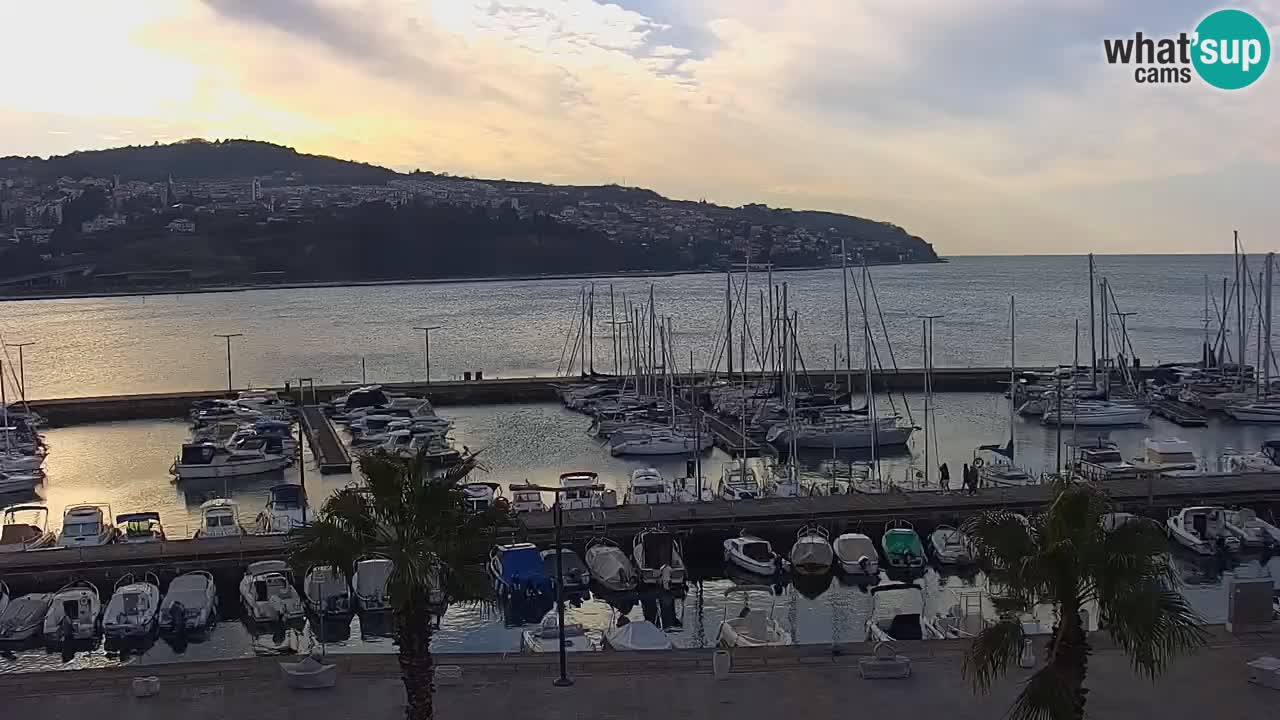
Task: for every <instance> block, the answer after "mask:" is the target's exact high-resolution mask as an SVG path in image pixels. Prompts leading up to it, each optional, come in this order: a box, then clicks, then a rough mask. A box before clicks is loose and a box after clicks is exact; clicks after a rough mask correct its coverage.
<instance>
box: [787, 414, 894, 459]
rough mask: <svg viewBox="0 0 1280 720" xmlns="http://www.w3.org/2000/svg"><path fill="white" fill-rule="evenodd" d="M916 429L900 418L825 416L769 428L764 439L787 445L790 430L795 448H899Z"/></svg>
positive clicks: (789, 440)
mask: <svg viewBox="0 0 1280 720" xmlns="http://www.w3.org/2000/svg"><path fill="white" fill-rule="evenodd" d="M793 427H794V431H793V430H792V428H793ZM914 431H915V428H913V427H912V426H910V425H907V424H905V423H903V422H902V420H901V418H897V417H884V418H877V419H876V420H875V422H874V424H873V423H872V421H871V420H870V419H868V418H867V417H864V416H861V415H824V416H821V417H819V418H817V419H816V420H807V421H803V422H798V421H794V420H793V421H790V422H782V423H778V424H777V425H774V426H773V427H771V428H769V432H768V433H767V434H766V435H765V441H766V442H768V443H770V444H771V445H775V446H779V447H782V446H785V445H789V444H790V443H791V442H793V440H792V433H793V432H794V434H795V439H794V443H795V445H796V447H800V448H811V449H823V450H831V449H832V448H835V449H844V450H866V449H870V448H871V447H872V446H873V445H874V446H875V447H878V448H889V447H901V446H903V445H906V444H907V441H909V440H910V439H911V434H912V432H914Z"/></svg>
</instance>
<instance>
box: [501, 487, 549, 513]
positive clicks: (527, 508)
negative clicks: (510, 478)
mask: <svg viewBox="0 0 1280 720" xmlns="http://www.w3.org/2000/svg"><path fill="white" fill-rule="evenodd" d="M508 489H509V490H510V491H511V510H512V511H513V512H515V513H517V514H518V513H530V512H546V509H547V505H546V503H544V502H542V493H541V492H540V491H538V490H535V489H534V486H533V485H532V483H530V482H529V481H528V480H526V481H525V482H524V484H523V485H512V486H510V487H509V488H508Z"/></svg>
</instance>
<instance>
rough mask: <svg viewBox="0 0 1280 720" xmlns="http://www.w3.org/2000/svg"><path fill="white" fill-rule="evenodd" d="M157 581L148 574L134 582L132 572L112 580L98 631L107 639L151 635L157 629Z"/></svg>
mask: <svg viewBox="0 0 1280 720" xmlns="http://www.w3.org/2000/svg"><path fill="white" fill-rule="evenodd" d="M159 611H160V580H159V578H157V577H156V576H155V575H152V574H151V573H148V574H147V577H146V579H145V580H143V581H141V582H138V581H136V580H135V579H134V577H133V574H132V573H126V574H125V575H124V576H123V577H121V578H120V579H119V580H118V581H116V587H115V592H113V593H112V594H111V599H110V600H109V601H107V608H106V610H104V611H103V613H102V632H103V634H105V635H106V636H107V639H108V640H114V641H117V642H119V641H123V640H137V639H144V638H148V637H152V636H153V635H154V634H155V633H156V631H157V629H158V628H159Z"/></svg>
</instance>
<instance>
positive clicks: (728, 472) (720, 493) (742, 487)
mask: <svg viewBox="0 0 1280 720" xmlns="http://www.w3.org/2000/svg"><path fill="white" fill-rule="evenodd" d="M716 496H717V497H718V498H719V499H721V500H756V499H758V498H759V497H760V481H759V480H758V479H757V478H756V471H755V470H754V469H752V468H751V467H750V466H748V465H747V461H746V458H742V459H740V460H737V461H735V462H730V463H725V464H724V469H723V471H722V472H721V474H720V485H719V487H718V488H717V489H716Z"/></svg>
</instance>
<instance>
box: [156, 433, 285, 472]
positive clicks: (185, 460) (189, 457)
mask: <svg viewBox="0 0 1280 720" xmlns="http://www.w3.org/2000/svg"><path fill="white" fill-rule="evenodd" d="M292 461H293V458H292V457H291V456H289V455H268V454H266V453H264V452H262V451H261V450H247V449H246V450H229V449H227V448H225V447H222V446H220V445H215V444H214V443H211V442H192V443H183V445H182V454H181V455H180V456H179V457H178V458H177V459H176V460H174V461H173V467H171V468H170V469H169V470H170V473H171V474H173V475H176V476H177V478H178V479H179V480H194V479H200V478H230V477H243V476H246V475H261V474H263V473H269V472H275V471H277V470H282V469H284V468H285V467H286V466H287V465H289V463H291V462H292Z"/></svg>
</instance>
